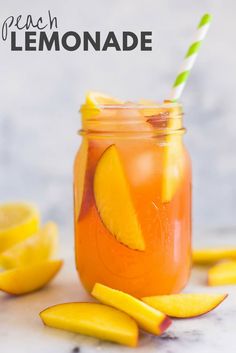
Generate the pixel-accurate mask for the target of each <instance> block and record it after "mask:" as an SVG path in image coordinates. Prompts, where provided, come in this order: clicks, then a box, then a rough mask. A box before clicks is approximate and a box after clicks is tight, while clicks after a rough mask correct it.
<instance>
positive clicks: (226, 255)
mask: <svg viewBox="0 0 236 353" xmlns="http://www.w3.org/2000/svg"><path fill="white" fill-rule="evenodd" d="M220 260H236V248H228V249H227V248H210V249H207V248H206V249H196V250H194V251H193V262H194V263H195V264H197V265H209V264H213V263H215V262H218V261H220Z"/></svg>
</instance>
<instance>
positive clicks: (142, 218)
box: [74, 93, 191, 297]
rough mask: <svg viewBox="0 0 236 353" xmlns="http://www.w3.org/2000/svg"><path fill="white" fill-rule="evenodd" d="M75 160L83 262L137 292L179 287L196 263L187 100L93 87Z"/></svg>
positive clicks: (94, 275)
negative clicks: (123, 97) (139, 97)
mask: <svg viewBox="0 0 236 353" xmlns="http://www.w3.org/2000/svg"><path fill="white" fill-rule="evenodd" d="M81 114H82V129H81V131H80V134H81V135H82V143H81V146H80V149H79V151H78V153H77V156H76V159H75V164H74V221H75V253H76V266H77V269H78V272H79V275H80V278H81V281H82V283H83V285H84V287H85V288H86V289H87V290H88V291H89V292H90V291H91V289H92V287H93V285H94V284H95V283H96V282H99V283H102V284H105V285H107V286H110V287H112V288H116V289H119V290H122V291H125V292H127V293H130V294H132V295H134V296H136V297H144V296H151V295H158V294H170V293H176V292H179V291H180V290H181V289H182V288H183V287H184V286H185V285H186V282H187V280H188V276H189V272H190V266H191V162H190V158H189V155H188V152H187V150H186V148H185V146H184V144H183V134H184V132H185V129H184V128H183V126H182V115H183V114H182V107H181V105H180V104H179V103H168V102H166V103H163V104H154V103H152V102H148V101H143V102H140V103H139V104H134V103H123V102H120V101H118V100H116V99H112V98H110V97H107V96H104V95H99V94H95V93H90V94H89V95H88V96H87V99H86V103H85V104H84V105H83V106H82V108H81Z"/></svg>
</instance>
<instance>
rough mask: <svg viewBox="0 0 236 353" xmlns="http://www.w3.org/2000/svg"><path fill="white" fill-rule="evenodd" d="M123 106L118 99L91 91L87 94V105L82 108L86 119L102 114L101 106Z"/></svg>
mask: <svg viewBox="0 0 236 353" xmlns="http://www.w3.org/2000/svg"><path fill="white" fill-rule="evenodd" d="M120 104H123V102H122V101H120V100H119V99H117V98H114V97H110V96H108V95H106V94H104V93H100V92H93V91H90V92H88V93H87V94H86V99H85V104H84V105H83V106H82V108H81V113H82V116H83V118H84V119H86V118H89V117H91V116H93V117H94V116H96V115H98V114H99V113H100V112H101V108H100V106H101V105H120Z"/></svg>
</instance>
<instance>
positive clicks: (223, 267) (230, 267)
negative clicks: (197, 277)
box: [208, 261, 236, 286]
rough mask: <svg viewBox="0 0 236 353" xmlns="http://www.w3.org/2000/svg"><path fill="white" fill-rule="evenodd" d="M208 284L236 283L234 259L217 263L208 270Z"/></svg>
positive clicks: (235, 263) (235, 262)
mask: <svg viewBox="0 0 236 353" xmlns="http://www.w3.org/2000/svg"><path fill="white" fill-rule="evenodd" d="M208 284H209V286H223V285H227V284H236V261H228V262H222V263H219V264H217V265H215V266H213V267H211V268H210V269H209V270H208Z"/></svg>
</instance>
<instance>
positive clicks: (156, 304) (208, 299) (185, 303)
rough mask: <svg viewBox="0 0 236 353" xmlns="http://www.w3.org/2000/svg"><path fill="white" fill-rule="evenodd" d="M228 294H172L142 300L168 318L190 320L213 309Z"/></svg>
mask: <svg viewBox="0 0 236 353" xmlns="http://www.w3.org/2000/svg"><path fill="white" fill-rule="evenodd" d="M227 296H228V294H205V293H201V294H172V295H158V296H154V297H145V298H142V300H143V301H144V302H145V303H146V304H148V305H150V306H152V307H153V308H155V309H157V310H160V311H162V312H163V313H165V314H166V315H168V316H171V317H177V318H190V317H195V316H199V315H203V314H206V313H208V312H209V311H211V310H213V309H215V308H216V307H217V306H218V305H219V304H220V303H221V302H222V301H223V300H224V299H225V298H226V297H227Z"/></svg>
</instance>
